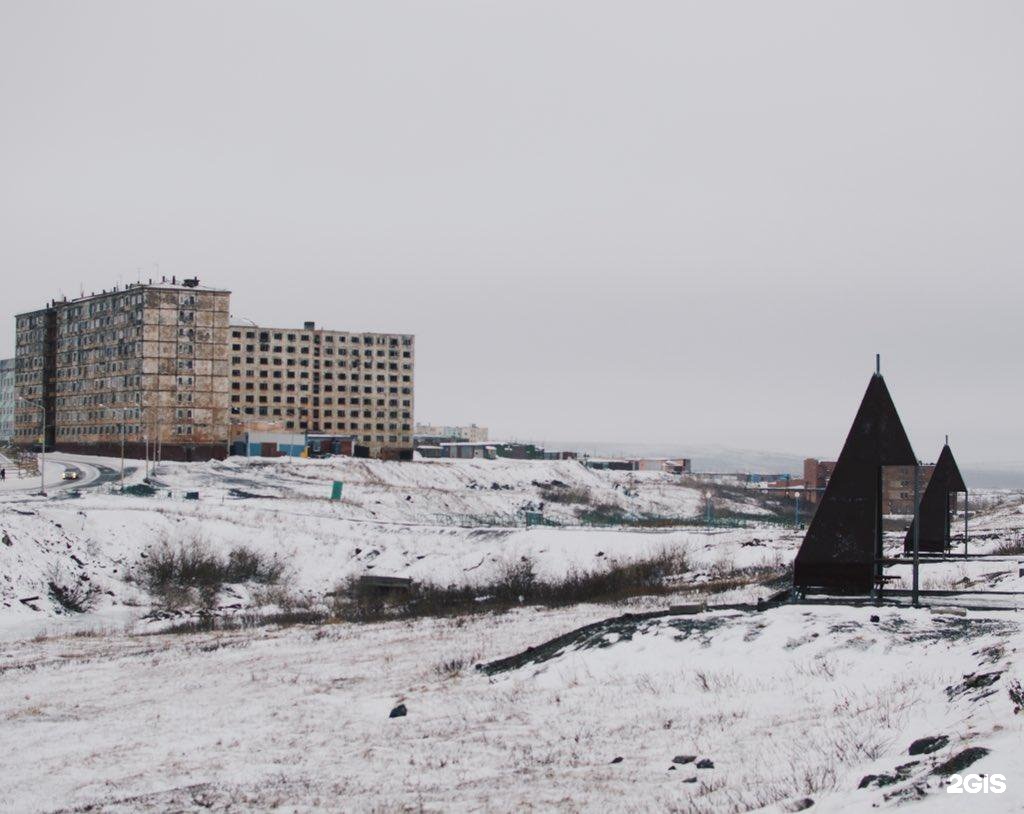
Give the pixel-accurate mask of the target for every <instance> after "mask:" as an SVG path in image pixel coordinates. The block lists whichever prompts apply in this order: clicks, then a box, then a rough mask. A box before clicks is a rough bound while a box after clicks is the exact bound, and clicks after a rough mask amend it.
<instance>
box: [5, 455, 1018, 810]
mask: <svg viewBox="0 0 1024 814" xmlns="http://www.w3.org/2000/svg"><path fill="white" fill-rule="evenodd" d="M98 463H100V464H101V465H105V466H110V465H111V462H98ZM130 469H131V470H132V472H131V474H130V475H129V478H128V483H129V484H132V483H137V482H138V481H139V480H141V477H142V476H143V473H142V467H141V465H133V466H132V467H130ZM157 480H158V481H159V483H160V484H161V487H160V489H159V492H158V494H157V495H155V496H152V497H133V496H130V495H120V494H117V493H116V488H117V487H116V485H112V484H106V485H103V486H100V487H98V488H95V489H91V490H90V489H86V490H83V491H82V495H81V496H80V497H71V496H70V495H65V496H63V497H58V498H51V499H49V500H44V499H42V498H39V497H35V496H33V495H31V494H25V493H23V494H19V495H7V496H3V497H0V531H2V532H3V539H2V542H0V599H2V602H0V731H2V732H3V738H4V743H5V744H8V745H9V748H8V750H7V753H6V755H5V760H4V764H3V770H2V772H0V810H10V811H19V812H20V811H57V810H84V809H85V808H86V807H92V808H91V810H97V811H166V810H177V811H200V810H216V811H228V810H230V811H245V810H268V809H271V808H280V809H282V810H287V811H312V810H324V811H339V810H343V811H404V810H426V811H468V810H474V811H477V810H483V811H523V810H525V811H547V810H566V811H589V810H593V809H597V808H601V809H607V810H611V811H666V810H667V811H684V812H685V811H699V812H718V811H746V810H757V809H761V808H764V809H765V810H771V811H795V810H800V809H801V807H803V806H806V805H807V801H808V800H813V801H814V809H813V810H822V811H865V810H870V809H871V808H872V807H874V806H880V807H889V806H896V805H899V804H901V803H904V802H911V801H913V800H917V799H919V798H921V799H923V800H924V803H925V804H927V805H928V806H929V808H931V809H935V810H947V809H948V810H953V808H954V807H956V808H958V809H959V808H962V807H963V806H964V805H965V804H968V803H969V805H970V806H971V807H972V808H974V809H977V810H988V811H1006V810H1015V809H1020V808H1022V807H1024V771H1022V770H1024V752H1022V750H1021V745H1022V744H1021V742H1022V739H1024V728H1022V726H1021V716H1019V715H1017V714H1015V710H1014V703H1013V702H1012V701H1011V696H1010V693H1009V690H1010V689H1011V688H1013V687H1014V684H1013V682H1015V681H1017V680H1018V679H1020V677H1021V673H1022V670H1021V668H1020V666H1019V664H1018V661H1017V653H1018V652H1024V632H1022V631H1021V627H1020V622H1019V617H1018V613H1017V612H1016V610H1015V606H1016V600H1015V597H1014V596H1013V594H1012V593H1005V594H996V593H991V592H992V591H1005V592H1014V591H1024V585H1022V584H1021V583H1022V582H1024V580H1022V578H1021V577H1020V576H1019V569H1018V557H1017V556H1016V555H1012V554H1006V553H1003V554H999V555H992V556H990V557H987V558H985V559H980V560H969V561H967V562H963V561H961V562H956V561H950V562H940V563H934V564H930V565H928V566H927V567H926V568H925V569H924V572H923V574H924V576H923V579H924V582H925V584H924V587H926V588H927V587H929V586H932V587H936V588H944V587H946V586H951V585H957V586H960V587H962V586H964V585H966V584H967V583H965V582H963V580H965V579H966V580H967V582H969V583H971V587H973V588H974V589H975V590H978V591H989V592H990V594H991V595H990V597H989V600H990V601H989V604H990V605H991V606H992V607H991V608H989V609H983V610H975V609H969V610H964V609H962V608H952V607H943V606H950V605H953V604H956V603H957V602H958V600H957V599H955V598H946V597H942V598H938V599H934V600H930V604H931V606H932V607H930V608H929V607H926V608H922V609H912V608H906V607H892V606H886V607H882V608H875V607H873V606H868V605H864V606H857V605H851V604H793V605H781V606H769V607H767V608H765V609H757V608H754V607H750V606H746V607H743V606H740V605H737V604H735V603H740V602H751V601H752V600H754V599H755V598H762V599H763V598H766V597H767V596H768V595H769V594H770V593H771V590H770V588H768V587H765V586H756V585H751V586H745V587H738V588H736V589H734V590H732V591H730V592H729V593H727V594H717V595H711V596H704V595H702V594H700V593H698V594H697V596H700V597H701V598H706V599H707V600H708V601H709V603H710V605H711V606H712V609H711V610H709V611H707V612H704V613H699V614H695V615H687V614H682V613H679V612H675V613H667V612H665V611H666V608H667V607H668V606H669V605H673V604H678V603H684V602H692V601H693V597H694V593H693V592H694V591H699V590H700V585H701V584H702V581H703V580H705V579H706V577H707V575H708V573H709V572H712V571H714V572H716V573H719V574H721V573H728V572H729V571H731V570H732V569H734V568H738V567H742V566H749V565H759V566H765V567H766V568H770V569H775V570H778V569H781V568H784V567H785V566H786V565H787V564H788V563H789V562H790V561H791V560H792V557H793V556H794V555H795V552H796V550H797V548H798V546H799V542H800V539H801V537H800V534H799V533H796V532H794V531H792V530H788V529H784V528H780V527H776V526H772V525H762V526H754V527H750V528H745V529H713V530H711V531H710V532H708V531H706V530H705V529H702V528H699V527H682V528H671V529H656V530H644V529H636V528H612V529H609V528H593V527H585V526H580V525H563V526H560V527H546V526H545V527H531V528H525V527H523V526H522V525H514V524H515V523H516V522H519V518H520V515H521V513H522V510H523V509H524V508H527V507H529V506H531V505H532V506H534V507H536V506H537V504H539V503H540V502H544V503H545V506H544V514H545V516H546V517H551V518H553V519H557V520H558V521H559V522H562V523H565V524H569V523H574V522H577V521H578V516H577V514H576V511H575V507H574V504H569V503H563V502H555V503H552V502H551V501H550V500H545V495H550V494H551V489H552V487H551V486H550V484H551V482H552V481H559V482H561V483H564V484H565V487H555V488H556V489H563V488H564V489H568V490H584V489H585V490H587V493H588V495H589V497H588V498H587V499H588V500H589V501H590V502H591V504H595V505H596V504H600V503H613V502H614V503H615V504H616V505H618V506H620V507H621V508H622V509H623V510H625V511H628V512H632V513H634V514H637V515H641V514H642V515H650V516H654V515H657V516H665V517H680V518H681V517H693V516H695V515H697V514H698V513H700V512H701V511H702V506H703V495H702V493H701V490H700V489H699V486H698V485H695V484H693V483H680V482H678V480H673V479H670V478H668V477H667V476H662V475H657V474H655V475H650V476H640V477H637V476H635V475H634V476H633V477H629V476H628V475H627V474H626V473H611V472H592V471H589V470H585V469H583V468H582V467H580V466H579V465H577V464H573V463H571V462H535V463H534V462H510V461H464V462H441V463H434V462H429V463H427V462H422V463H413V464H397V463H394V464H388V463H383V462H376V461H354V460H338V461H238V460H231V461H228V462H226V463H221V464H190V465H184V464H181V465H170V464H164V465H163V466H162V467H161V469H160V471H159V472H158V473H157ZM334 480H341V481H343V482H344V483H345V487H344V490H345V491H344V494H345V499H344V500H343V501H342V502H340V503H331V502H330V501H329V500H328V499H327V497H328V495H329V494H330V484H331V482H332V481H334ZM188 491H198V492H199V493H200V496H199V500H185V499H184V494H185V493H186V492H188ZM168 493H169V494H168ZM724 502H725V501H724V500H723V503H724ZM736 505H737V506H739V507H740V508H738V509H734V511H737V512H739V513H743V514H748V515H754V514H757V513H759V512H760V513H763V512H764V511H765V510H764V508H763V506H761V504H759V503H757V502H756V500H755V499H753V498H752V499H751V502H750V503H749V504H746V503H743V502H742V501H737V502H736ZM976 505H978V506H979V507H980V506H982V505H984V507H985V508H984V512H983V514H981V515H978V516H974V517H972V518H971V527H972V535H973V536H974V543H972V550H976V551H979V552H987V551H992V550H993V549H995V548H997V547H999V546H1004V545H1006V544H1007V543H1016V542H1020V541H1021V535H1022V529H1024V511H1022V509H1024V500H1022V498H1021V496H1020V495H1014V494H1009V493H999V494H997V493H993V494H989V495H979V496H977V501H976ZM199 537H201V538H202V539H204V540H205V541H206V542H207V543H208V544H209V545H210V546H211V547H212V548H214V549H216V550H218V551H221V552H226V551H228V550H229V549H230V548H231V547H233V546H235V545H246V546H248V547H251V548H253V549H255V550H258V551H260V552H263V553H275V552H276V553H279V554H281V555H283V556H284V557H285V558H286V559H287V561H288V562H289V564H290V566H291V568H292V570H293V572H294V573H293V584H294V587H295V590H297V591H300V592H306V593H308V594H310V595H313V596H322V595H323V593H324V592H326V591H328V590H330V589H331V588H332V587H333V586H334V585H336V584H337V583H338V582H339V581H340V580H341V579H343V578H344V577H345V576H347V575H350V574H362V573H379V574H385V575H388V576H413V577H414V578H417V579H420V580H427V581H432V582H436V583H439V584H449V583H455V584H462V583H469V584H478V583H484V582H486V581H487V580H489V579H491V578H492V577H493V576H494V574H496V573H497V571H498V570H500V568H501V566H502V564H503V563H506V562H510V561H515V560H518V559H519V558H521V557H523V556H529V557H530V558H531V559H532V560H533V561H534V562H535V563H536V566H537V568H538V570H539V571H540V572H541V573H542V574H543V575H548V576H558V575H561V574H565V573H567V572H568V571H569V570H570V569H572V568H574V567H576V568H584V569H593V568H597V567H601V565H602V564H604V563H607V562H609V561H612V560H625V559H630V558H634V557H638V556H642V555H644V554H646V553H653V552H658V551H662V550H665V549H668V550H672V551H682V552H685V553H686V555H687V558H688V560H689V562H690V571H689V573H688V574H687V580H686V581H684V583H682V584H680V586H679V592H678V595H675V596H667V597H666V596H661V597H641V598H634V599H631V600H629V601H627V602H625V603H616V604H586V605H577V606H573V607H566V608H557V609H545V608H531V607H522V608H516V609H514V610H512V611H510V612H506V613H482V614H477V615H472V616H466V617H457V618H445V619H418V620H412V621H389V622H377V623H369V624H344V623H338V624H324V625H315V626H293V627H284V628H281V627H263V628H256V629H248V630H238V631H221V632H211V633H198V634H188V635H173V634H167V633H161V632H160V630H161V628H160V626H159V625H158V624H157V623H154V622H148V621H143V620H140V618H141V617H142V616H143V614H145V613H146V612H147V611H148V610H149V604H150V601H151V600H150V597H148V596H147V595H146V594H145V593H144V592H143V591H142V590H141V589H140V588H139V587H138V586H137V585H136V584H134V583H130V582H126V581H125V580H124V578H123V577H124V574H125V571H126V569H130V568H132V567H133V566H134V565H135V564H137V563H138V561H139V558H140V557H141V555H142V553H143V552H145V551H146V550H147V548H149V547H150V546H152V545H154V544H156V543H158V542H159V541H161V540H166V541H169V542H171V543H174V542H187V541H189V540H192V539H196V538H199ZM901 543H902V539H901V537H900V536H899V535H893V537H892V540H891V544H892V545H893V547H894V548H895V547H896V546H899V545H901ZM1020 559H1024V557H1020ZM54 569H63V573H65V574H66V575H70V576H72V577H74V578H75V579H82V578H83V577H84V578H86V579H87V581H88V582H89V583H91V584H95V585H98V586H99V587H100V589H101V590H102V591H103V592H104V593H103V594H102V596H103V599H102V601H101V603H100V605H99V606H98V607H97V609H96V610H95V611H94V612H93V613H89V614H81V615H67V614H61V613H58V610H59V606H58V605H56V603H54V602H53V601H52V600H50V598H49V597H48V594H47V581H48V579H49V575H51V574H52V573H53V572H54ZM929 581H930V582H929ZM239 595H240V596H242V597H243V601H244V591H241V592H240V594H239ZM32 596H36V597H38V599H35V600H30V601H28V602H25V601H22V600H25V599H29V598H30V597H32ZM725 603H734V604H732V605H727V604H725ZM959 604H961V605H971V606H977V605H983V604H984V603H983V602H981V601H980V600H977V599H976V598H971V599H969V600H967V601H960V602H959ZM716 605H717V609H716V608H715V606H716ZM655 612H660V614H659V613H655ZM625 613H630V614H632V616H630V617H628V618H617V617H622V615H623V614H625ZM645 614H646V615H645ZM652 614H653V615H652ZM606 620H611V621H606ZM585 625H590V626H592V627H588V628H586V629H584V630H583V631H581V632H579V633H576V634H573V635H570V636H565V634H569V633H570V632H571V631H574V630H577V629H579V628H581V627H582V626H585ZM561 636H565V638H564V639H562V640H560V641H559V642H558V643H557V645H556V646H551V647H545V646H544V644H545V642H548V641H549V640H551V639H554V638H556V637H561ZM528 648H533V649H532V650H530V651H529V652H526V651H527V649H528ZM516 654H522V655H521V656H520V657H519V658H518V659H513V660H511V661H506V662H504V664H505V666H506V667H507V669H501V667H502V665H501V664H500V663H499V664H498V665H496V666H495V667H494V668H493V669H491V668H488V669H476V667H475V665H477V664H481V665H484V664H488V663H493V662H495V661H497V660H501V659H505V658H507V657H511V656H515V655H516ZM1022 700H1024V699H1022ZM398 704H404V705H405V706H406V707H407V710H408V714H407V715H406V716H405V717H397V718H389V717H388V715H389V712H390V710H392V708H394V707H395V706H396V705H398ZM923 738H936V740H934V741H927V742H926V745H927V747H928V749H932V748H933V747H934V749H933V751H927V752H920V749H918V748H915V751H918V752H920V753H919V754H913V755H912V754H910V749H911V744H912V743H913V742H915V741H917V740H918V739H923ZM919 746H920V744H919ZM972 749H984V750H988V751H987V752H985V753H982V752H967V757H965V758H964V760H965V761H966V759H967V758H969V757H975V758H976V762H974V763H973V764H971V765H970V766H969V768H967V769H966V771H967V772H978V773H985V774H992V773H998V774H1003V775H1005V776H1006V783H1007V791H1006V792H1005V793H1003V794H1001V795H997V794H992V793H990V794H988V795H983V794H974V795H970V796H968V797H967V798H966V799H967V801H968V802H967V803H965V795H951V794H948V793H947V792H946V791H945V786H944V779H943V777H942V775H940V774H935V773H934V772H935V771H936V769H937V768H941V764H942V763H943V762H945V761H948V760H949V759H951V758H953V757H955V756H959V755H962V754H963V753H964V752H965V750H972ZM691 757H692V758H693V760H689V758H691ZM620 758H621V759H620ZM674 759H678V760H676V761H675V762H674ZM705 761H706V762H705ZM707 762H710V763H711V764H713V765H710V766H708V765H707ZM872 776H874V779H871V777H872ZM861 786H863V788H861Z"/></svg>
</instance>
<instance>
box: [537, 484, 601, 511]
mask: <svg viewBox="0 0 1024 814" xmlns="http://www.w3.org/2000/svg"><path fill="white" fill-rule="evenodd" d="M540 495H541V497H542V498H544V500H546V501H547V502H548V503H576V504H582V505H584V506H589V505H590V504H591V502H592V501H593V497H592V495H591V494H590V487H588V486H567V485H565V484H556V483H551V484H545V485H542V486H541V488H540Z"/></svg>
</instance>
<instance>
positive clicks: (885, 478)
mask: <svg viewBox="0 0 1024 814" xmlns="http://www.w3.org/2000/svg"><path fill="white" fill-rule="evenodd" d="M835 466H836V462H835V461H819V460H817V459H816V458H807V459H806V460H804V488H805V490H806V491H807V500H808V502H809V503H817V502H818V500H820V498H821V494H822V493H823V492H824V491H825V486H826V485H827V484H828V481H829V478H831V477H832V471H833V470H834V469H835ZM934 471H935V464H922V465H921V467H920V472H921V475H920V479H921V480H920V489H919V494H921V495H923V494H924V490H925V487H926V486H927V485H928V481H929V480H930V479H931V476H932V472H934ZM913 513H914V467H913V466H883V467H882V514H913Z"/></svg>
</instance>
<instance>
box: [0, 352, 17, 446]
mask: <svg viewBox="0 0 1024 814" xmlns="http://www.w3.org/2000/svg"><path fill="white" fill-rule="evenodd" d="M14 401H15V395H14V360H13V359H0V444H6V443H8V442H10V440H11V439H12V438H14Z"/></svg>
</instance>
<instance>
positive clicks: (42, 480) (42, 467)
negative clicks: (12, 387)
mask: <svg viewBox="0 0 1024 814" xmlns="http://www.w3.org/2000/svg"><path fill="white" fill-rule="evenodd" d="M18 398H19V399H21V400H22V401H23V402H25V403H26V404H31V405H32V406H33V407H36V408H38V409H39V412H40V413H42V415H43V443H42V444H40V446H39V448H40V449H41V450H42V452H40V454H39V457H40V462H39V494H41V495H42V496H43V497H46V408H45V407H44V406H43V404H42V402H36V401H32V400H31V399H27V398H25V397H24V396H18Z"/></svg>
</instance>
